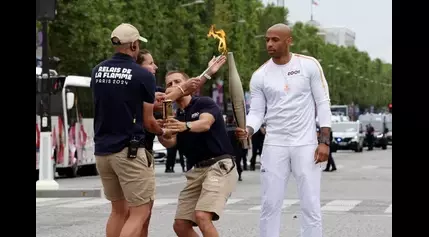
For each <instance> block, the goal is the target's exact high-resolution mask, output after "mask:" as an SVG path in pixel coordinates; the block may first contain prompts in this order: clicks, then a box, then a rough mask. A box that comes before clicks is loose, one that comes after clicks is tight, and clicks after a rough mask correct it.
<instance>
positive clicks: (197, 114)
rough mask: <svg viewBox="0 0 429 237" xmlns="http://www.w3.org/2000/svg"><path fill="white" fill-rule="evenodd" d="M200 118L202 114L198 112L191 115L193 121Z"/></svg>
mask: <svg viewBox="0 0 429 237" xmlns="http://www.w3.org/2000/svg"><path fill="white" fill-rule="evenodd" d="M198 116H200V113H198V112H196V113H193V114H191V118H192V119H194V118H198Z"/></svg>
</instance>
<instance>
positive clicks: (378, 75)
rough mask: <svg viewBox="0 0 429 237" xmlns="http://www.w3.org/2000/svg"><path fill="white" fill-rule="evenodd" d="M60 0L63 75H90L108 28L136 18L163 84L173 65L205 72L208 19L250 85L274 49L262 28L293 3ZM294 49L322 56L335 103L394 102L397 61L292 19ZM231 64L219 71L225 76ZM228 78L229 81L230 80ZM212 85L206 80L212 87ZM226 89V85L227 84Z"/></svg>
mask: <svg viewBox="0 0 429 237" xmlns="http://www.w3.org/2000/svg"><path fill="white" fill-rule="evenodd" d="M190 2H193V1H192V0H157V1H149V0H127V1H122V0H91V1H89V0H73V1H72V0H58V2H57V12H58V14H57V18H56V19H55V21H54V22H52V23H50V28H49V47H50V55H51V56H57V57H59V58H61V60H62V62H61V64H60V66H59V68H58V70H59V71H60V72H61V73H62V74H78V75H90V72H91V69H92V68H93V67H94V66H95V65H97V64H98V63H99V62H101V61H102V60H104V59H106V58H108V57H110V56H111V55H112V53H113V51H112V47H111V44H110V33H111V31H112V29H113V28H114V27H116V26H117V25H118V24H120V23H122V22H128V23H131V24H133V25H135V26H136V27H137V28H138V29H139V30H140V33H141V34H142V35H143V36H145V37H146V38H148V39H149V42H148V43H147V44H146V45H142V47H144V48H147V49H149V50H150V51H151V52H152V54H153V56H154V58H155V60H156V63H157V64H158V66H159V71H158V75H157V80H158V84H160V85H162V84H163V78H164V75H165V73H166V72H167V71H168V70H172V69H180V70H184V71H186V72H187V73H188V74H189V75H193V76H196V75H198V74H200V73H201V72H202V71H203V70H204V69H205V68H206V66H207V62H208V61H209V60H210V59H211V57H212V56H214V55H218V54H219V52H217V44H218V43H217V41H215V40H214V39H213V38H207V32H208V29H209V27H210V25H211V24H216V27H217V28H218V29H223V30H225V32H226V34H227V45H228V50H229V51H231V52H233V53H234V57H235V60H236V64H237V68H238V71H239V73H240V76H241V79H242V81H243V87H244V89H245V90H247V89H248V85H249V81H250V78H251V75H252V73H253V72H254V71H255V70H256V69H257V68H258V67H259V66H260V65H261V64H262V63H264V62H265V61H266V60H268V59H269V56H268V55H267V54H266V52H265V40H264V34H265V31H266V29H268V27H270V26H271V25H273V24H276V23H287V15H288V10H287V9H285V8H280V7H275V6H273V5H268V6H265V7H264V6H263V5H262V3H261V2H260V1H259V0H206V1H205V3H204V4H193V5H192V4H191V5H187V6H182V5H183V4H186V3H190ZM293 32H294V44H293V46H292V51H293V52H296V53H302V54H306V55H310V56H313V57H315V58H316V59H318V60H319V61H320V63H321V65H322V67H323V69H324V72H325V76H326V78H327V81H328V84H329V87H330V94H331V100H332V104H350V103H352V102H354V103H358V104H360V105H364V106H369V105H376V106H385V105H387V104H388V103H390V102H391V96H392V92H391V83H392V65H391V64H387V63H384V62H382V61H380V60H379V59H375V60H371V58H370V57H369V55H368V54H367V53H366V52H360V51H358V50H357V49H356V48H355V47H339V46H336V45H332V44H325V43H324V41H323V40H322V39H321V38H320V37H318V35H317V34H318V30H317V29H316V28H314V27H313V26H311V25H306V24H303V23H299V22H298V23H296V24H295V25H294V26H293ZM226 69H227V68H226V67H225V68H224V69H222V70H221V71H220V72H219V73H218V76H219V77H222V78H223V79H225V80H227V79H228V78H227V76H228V74H227V73H226ZM225 84H228V83H225ZM209 88H210V85H206V88H205V89H206V92H205V94H207V93H208V91H209ZM226 91H227V90H226Z"/></svg>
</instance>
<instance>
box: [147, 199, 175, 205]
mask: <svg viewBox="0 0 429 237" xmlns="http://www.w3.org/2000/svg"><path fill="white" fill-rule="evenodd" d="M176 203H177V198H175V199H173V198H161V199H155V202H154V203H153V206H154V207H163V206H165V205H168V204H176Z"/></svg>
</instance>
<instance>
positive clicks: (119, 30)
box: [110, 23, 147, 44]
mask: <svg viewBox="0 0 429 237" xmlns="http://www.w3.org/2000/svg"><path fill="white" fill-rule="evenodd" d="M114 38H117V39H118V40H119V42H114V41H113V39H114ZM110 39H111V40H112V43H116V44H126V43H132V42H134V41H136V40H140V41H142V42H145V43H146V42H147V39H146V38H144V37H142V36H140V33H139V31H138V30H137V28H135V27H134V26H133V25H131V24H128V23H122V24H120V25H119V26H117V27H116V28H115V29H114V30H113V31H112V35H111V36H110Z"/></svg>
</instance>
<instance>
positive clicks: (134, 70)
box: [91, 53, 155, 156]
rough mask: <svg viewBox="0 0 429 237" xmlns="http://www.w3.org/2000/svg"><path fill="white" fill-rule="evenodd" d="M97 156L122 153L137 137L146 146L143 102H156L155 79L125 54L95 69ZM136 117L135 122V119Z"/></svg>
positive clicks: (93, 76) (94, 94)
mask: <svg viewBox="0 0 429 237" xmlns="http://www.w3.org/2000/svg"><path fill="white" fill-rule="evenodd" d="M91 88H92V92H93V99H94V110H95V111H94V143H95V152H94V154H95V155H99V156H103V155H109V154H113V153H117V152H120V151H121V150H122V149H124V148H125V147H126V146H128V144H129V141H130V140H131V139H132V138H133V137H135V138H136V139H138V140H139V141H140V143H141V145H142V146H143V145H144V139H145V131H144V128H143V103H144V102H146V103H151V104H153V103H154V98H155V78H154V76H153V74H152V73H150V72H149V71H147V70H146V69H143V68H142V67H141V66H140V65H138V64H137V63H136V62H135V60H134V59H133V58H132V57H131V56H129V55H126V54H122V53H116V54H115V55H113V57H112V58H111V59H108V60H106V61H103V62H102V63H100V64H99V65H97V66H96V67H94V69H93V70H92V75H91ZM134 118H135V120H136V121H135V123H133V120H134Z"/></svg>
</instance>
